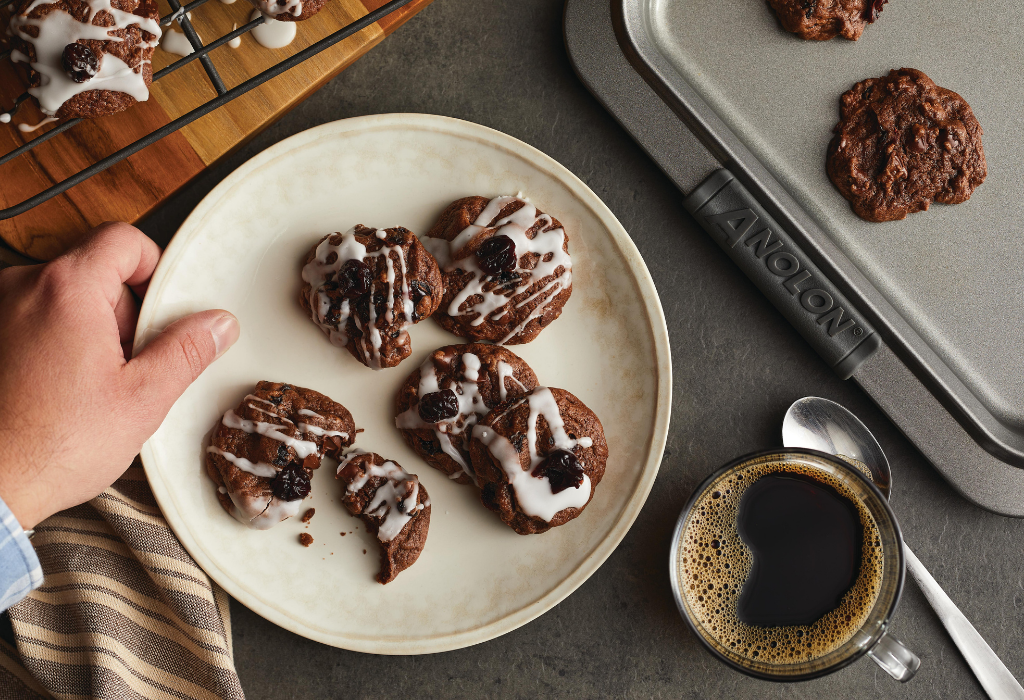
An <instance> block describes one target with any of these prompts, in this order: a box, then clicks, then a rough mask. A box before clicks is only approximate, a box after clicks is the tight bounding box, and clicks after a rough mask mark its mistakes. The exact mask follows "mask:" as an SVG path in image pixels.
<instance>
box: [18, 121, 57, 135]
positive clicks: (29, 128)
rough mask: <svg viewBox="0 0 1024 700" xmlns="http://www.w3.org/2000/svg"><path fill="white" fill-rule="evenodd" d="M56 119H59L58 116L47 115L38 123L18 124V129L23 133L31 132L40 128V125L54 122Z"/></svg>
mask: <svg viewBox="0 0 1024 700" xmlns="http://www.w3.org/2000/svg"><path fill="white" fill-rule="evenodd" d="M55 121H57V117H47V118H46V119H44V120H43V121H41V122H39V123H38V124H18V131H20V132H21V133H23V134H27V133H29V132H32V131H35V130H36V129H39V128H40V127H43V126H46V125H47V124H52V123H53V122H55Z"/></svg>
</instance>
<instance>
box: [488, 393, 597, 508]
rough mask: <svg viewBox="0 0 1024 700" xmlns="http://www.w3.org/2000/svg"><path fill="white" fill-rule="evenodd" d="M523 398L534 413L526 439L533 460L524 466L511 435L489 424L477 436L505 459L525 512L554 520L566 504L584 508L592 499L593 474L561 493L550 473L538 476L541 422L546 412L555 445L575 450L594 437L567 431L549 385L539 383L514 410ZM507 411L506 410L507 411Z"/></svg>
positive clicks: (520, 504) (591, 441) (514, 405)
mask: <svg viewBox="0 0 1024 700" xmlns="http://www.w3.org/2000/svg"><path fill="white" fill-rule="evenodd" d="M523 402H528V403H529V406H530V417H529V419H528V421H527V424H526V425H527V428H526V443H527V448H528V450H529V451H528V454H529V457H530V464H529V465H528V467H527V468H526V469H523V467H522V464H521V463H520V461H519V453H518V452H516V448H515V447H513V446H512V443H511V442H509V440H508V438H505V437H503V436H501V435H499V434H498V433H497V432H495V431H494V430H493V429H492V428H490V427H488V426H485V425H478V426H476V427H475V428H473V437H475V438H476V439H477V440H479V441H480V442H482V443H483V444H484V445H486V446H487V449H488V450H489V451H490V453H491V455H492V456H493V457H494V458H495V459H497V460H498V461H499V462H500V463H501V467H502V469H504V471H505V476H506V477H507V478H508V482H509V484H511V485H512V488H513V490H514V491H515V494H516V501H517V502H518V503H519V507H520V508H521V509H522V511H523V513H525V514H526V515H529V516H531V517H535V518H540V519H542V520H544V521H546V522H548V521H550V520H551V519H552V518H553V517H555V514H556V513H558V512H559V511H561V510H564V509H565V508H582V507H583V506H585V505H586V504H587V501H589V500H590V477H588V476H587V475H586V474H584V475H583V483H582V484H581V485H580V486H578V487H575V488H567V489H564V490H562V491H559V492H558V493H552V492H551V482H550V481H548V477H547V476H542V477H535V476H533V470H534V469H536V468H537V466H538V465H539V464H540V463H541V462H543V461H544V457H545V455H541V454H540V453H539V452H538V451H537V422H538V419H539V418H540V417H541V416H543V417H544V420H545V421H546V422H547V425H548V429H549V430H550V431H551V436H552V437H553V438H554V439H555V444H554V449H558V450H567V451H570V452H571V451H572V450H573V449H574V448H575V447H576V446H580V447H590V446H592V445H593V440H592V439H591V438H588V437H583V438H579V439H577V440H573V439H572V438H570V437H569V436H568V434H566V432H565V422H564V421H563V420H562V414H561V412H560V411H559V410H558V402H557V401H555V396H554V394H552V393H551V390H550V389H548V388H546V387H537V388H536V389H534V390H533V391H532V392H531V393H530V394H529V395H528V396H525V397H523V399H521V400H520V401H518V402H516V403H515V404H513V405H512V406H510V407H509V408H508V410H507V411H506V412H505V413H507V412H508V411H511V410H512V409H514V408H517V407H518V406H521V405H522V404H523ZM503 415H504V414H503Z"/></svg>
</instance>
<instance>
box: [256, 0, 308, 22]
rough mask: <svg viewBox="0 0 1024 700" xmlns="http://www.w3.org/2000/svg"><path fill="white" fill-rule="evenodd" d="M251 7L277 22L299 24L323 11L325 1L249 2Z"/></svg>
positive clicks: (279, 0)
mask: <svg viewBox="0 0 1024 700" xmlns="http://www.w3.org/2000/svg"><path fill="white" fill-rule="evenodd" d="M249 2H251V3H252V5H253V7H255V8H256V9H257V10H259V11H260V12H262V13H263V14H265V15H266V16H267V17H270V18H271V19H276V20H277V21H278V22H301V21H302V20H304V19H309V18H310V17H312V16H313V15H315V14H316V13H317V12H319V11H320V10H322V9H323V7H324V5H326V4H327V0H249Z"/></svg>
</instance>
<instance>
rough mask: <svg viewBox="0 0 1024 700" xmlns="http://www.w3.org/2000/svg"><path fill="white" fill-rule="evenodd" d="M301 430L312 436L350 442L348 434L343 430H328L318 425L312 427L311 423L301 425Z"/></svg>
mask: <svg viewBox="0 0 1024 700" xmlns="http://www.w3.org/2000/svg"><path fill="white" fill-rule="evenodd" d="M299 430H301V431H302V432H304V433H310V434H311V435H319V436H320V437H324V436H327V437H340V438H343V439H345V440H348V433H346V432H343V431H341V430H327V429H325V428H321V427H320V426H318V425H310V424H309V423H299Z"/></svg>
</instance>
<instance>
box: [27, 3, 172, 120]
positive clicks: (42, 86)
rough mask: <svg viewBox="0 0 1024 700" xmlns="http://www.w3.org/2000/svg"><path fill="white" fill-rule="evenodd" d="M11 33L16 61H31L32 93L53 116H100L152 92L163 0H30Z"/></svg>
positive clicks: (112, 112)
mask: <svg viewBox="0 0 1024 700" xmlns="http://www.w3.org/2000/svg"><path fill="white" fill-rule="evenodd" d="M8 32H9V34H10V35H11V48H12V49H14V51H13V52H12V54H11V61H13V62H14V63H25V64H28V67H29V86H30V87H29V93H30V94H31V95H32V96H33V97H35V98H36V100H37V101H38V102H39V107H40V109H41V110H42V111H43V113H44V114H46V115H48V116H55V117H57V118H58V119H64V118H74V117H100V116H104V115H107V114H114V113H116V112H120V111H122V110H125V109H127V108H129V107H131V106H132V105H134V104H135V103H136V102H145V101H146V100H148V99H149V85H150V83H151V82H152V81H153V67H152V65H151V64H150V61H151V60H152V58H153V51H154V50H155V49H156V46H157V44H158V43H159V42H160V35H161V30H160V14H159V11H158V9H157V3H156V0H89V1H87V0H56V2H48V3H47V2H38V0H23V2H21V3H20V7H19V9H18V10H17V11H16V12H15V13H14V16H13V17H11V22H10V28H9V30H8ZM100 85H102V88H100V87H99V86H100Z"/></svg>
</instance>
